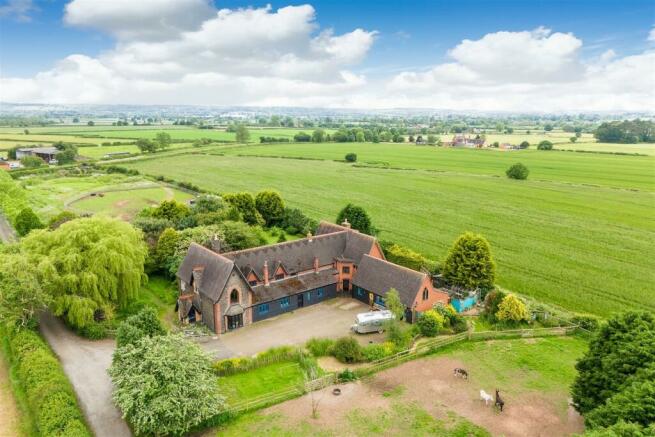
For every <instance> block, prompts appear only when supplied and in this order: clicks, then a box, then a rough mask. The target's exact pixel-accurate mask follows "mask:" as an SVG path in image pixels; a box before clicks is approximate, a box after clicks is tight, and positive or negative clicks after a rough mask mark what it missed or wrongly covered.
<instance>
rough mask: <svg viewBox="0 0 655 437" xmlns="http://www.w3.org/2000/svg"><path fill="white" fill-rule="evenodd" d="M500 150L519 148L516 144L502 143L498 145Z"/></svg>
mask: <svg viewBox="0 0 655 437" xmlns="http://www.w3.org/2000/svg"><path fill="white" fill-rule="evenodd" d="M498 148H499V149H501V150H519V149H520V147H519V146H518V145H516V144H510V143H502V144H500V145H499V146H498Z"/></svg>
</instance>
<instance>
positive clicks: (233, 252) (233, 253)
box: [223, 230, 347, 256]
mask: <svg viewBox="0 0 655 437" xmlns="http://www.w3.org/2000/svg"><path fill="white" fill-rule="evenodd" d="M346 232H347V231H346V230H343V231H337V232H331V233H329V234H321V235H312V236H311V237H303V238H299V239H297V240H291V241H283V242H281V243H273V244H267V245H265V246H256V247H250V248H248V249H241V250H233V251H231V252H225V253H224V254H223V255H224V256H225V255H233V256H238V255H241V254H243V253H246V252H255V251H257V250H264V249H271V248H275V247H282V246H287V245H288V246H292V245H298V244H300V243H302V242H304V241H308V240H315V239H318V238H324V237H331V236H334V235H338V234H342V233H346Z"/></svg>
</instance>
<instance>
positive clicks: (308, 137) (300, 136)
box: [293, 132, 312, 143]
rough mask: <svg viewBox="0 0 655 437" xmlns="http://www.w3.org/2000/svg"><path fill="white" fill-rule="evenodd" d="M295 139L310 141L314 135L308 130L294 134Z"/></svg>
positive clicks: (299, 141) (302, 141)
mask: <svg viewBox="0 0 655 437" xmlns="http://www.w3.org/2000/svg"><path fill="white" fill-rule="evenodd" d="M293 140H294V141H295V142H297V143H308V142H310V141H311V140H312V136H311V135H309V134H308V133H306V132H298V133H297V134H295V135H294V136H293Z"/></svg>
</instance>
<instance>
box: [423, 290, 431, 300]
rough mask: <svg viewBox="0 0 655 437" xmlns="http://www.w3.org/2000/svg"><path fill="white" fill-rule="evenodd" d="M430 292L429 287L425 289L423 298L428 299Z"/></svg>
mask: <svg viewBox="0 0 655 437" xmlns="http://www.w3.org/2000/svg"><path fill="white" fill-rule="evenodd" d="M429 293H430V292H429V291H428V289H427V288H424V289H423V300H428V297H429V296H430V294H429Z"/></svg>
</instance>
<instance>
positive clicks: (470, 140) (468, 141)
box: [447, 134, 485, 148]
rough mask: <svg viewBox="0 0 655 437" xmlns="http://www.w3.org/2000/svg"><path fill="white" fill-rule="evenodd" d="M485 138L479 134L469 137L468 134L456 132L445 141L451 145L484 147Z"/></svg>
mask: <svg viewBox="0 0 655 437" xmlns="http://www.w3.org/2000/svg"><path fill="white" fill-rule="evenodd" d="M484 143H485V140H484V138H482V137H480V136H479V135H477V136H475V137H470V136H468V135H463V134H457V135H455V136H454V137H453V139H452V140H451V141H450V142H449V143H447V144H449V145H450V146H452V147H477V148H481V147H484Z"/></svg>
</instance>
